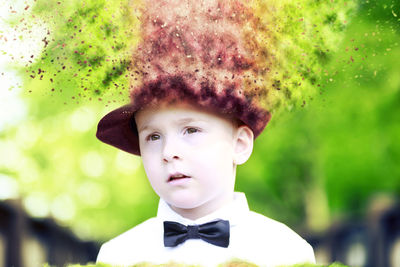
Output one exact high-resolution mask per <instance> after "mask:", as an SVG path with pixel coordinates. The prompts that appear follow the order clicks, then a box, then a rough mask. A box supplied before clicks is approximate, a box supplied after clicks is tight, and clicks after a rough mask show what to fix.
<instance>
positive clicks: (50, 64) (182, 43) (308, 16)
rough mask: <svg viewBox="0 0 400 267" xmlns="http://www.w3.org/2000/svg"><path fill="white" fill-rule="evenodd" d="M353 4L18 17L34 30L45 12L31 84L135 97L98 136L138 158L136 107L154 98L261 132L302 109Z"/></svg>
mask: <svg viewBox="0 0 400 267" xmlns="http://www.w3.org/2000/svg"><path fill="white" fill-rule="evenodd" d="M355 2H356V1H355V0H352V1H348V0H336V1H313V0H305V1H302V2H298V1H293V0H241V1H240V0H225V1H222V0H196V1H192V0H158V1H150V0H142V1H125V0H107V1H105V0H86V1H83V2H82V1H78V0H70V1H65V0H51V1H48V0H37V1H36V4H35V7H34V8H32V9H33V10H34V12H33V15H32V16H31V15H29V16H26V18H22V19H15V21H14V23H15V25H17V26H16V27H22V29H25V32H27V31H28V32H29V27H26V26H23V25H25V24H26V23H27V21H32V20H33V21H34V22H35V23H36V21H37V20H38V19H39V20H40V21H44V22H45V24H46V28H48V29H49V30H48V31H47V35H46V36H45V37H44V38H43V40H42V42H43V45H44V50H43V52H42V53H41V55H40V57H39V58H33V55H32V57H31V58H32V59H31V60H30V61H29V62H30V65H29V66H27V67H26V68H25V69H24V72H26V73H27V77H29V78H27V79H28V80H31V81H33V82H32V84H33V85H34V87H32V88H30V87H29V86H26V87H29V91H35V90H36V91H37V90H42V91H43V92H45V93H46V94H49V95H51V96H53V95H54V96H55V95H56V94H60V95H63V96H67V97H64V98H65V102H67V99H70V100H69V101H74V102H75V101H76V102H79V101H81V100H82V101H83V100H84V99H88V100H91V99H98V100H100V101H103V102H105V103H106V104H109V103H111V102H116V100H115V99H118V102H120V101H121V98H122V99H124V100H122V102H124V103H126V100H127V98H128V95H129V96H130V103H129V104H128V105H125V106H123V107H121V108H118V109H116V110H114V111H112V112H110V113H109V114H108V115H106V116H105V117H104V118H103V119H102V120H101V121H100V122H99V124H98V131H97V137H98V138H99V139H100V140H102V141H103V142H105V143H108V144H111V145H113V146H115V147H117V148H120V149H122V150H124V151H127V152H129V153H133V154H137V155H139V154H140V152H139V146H138V138H137V133H136V126H135V121H134V119H133V114H134V113H135V112H136V111H138V110H139V109H141V108H144V107H146V106H149V105H157V104H158V103H160V102H166V103H173V102H174V101H189V102H192V103H195V104H196V105H199V106H200V107H204V108H206V109H213V110H214V111H216V112H218V113H220V114H226V115H230V116H234V117H236V118H238V119H239V120H240V121H242V122H243V123H244V124H246V125H248V126H249V127H250V128H251V129H252V130H253V132H254V135H255V136H258V135H259V134H260V133H261V132H262V131H263V129H264V128H265V126H266V124H267V123H268V121H269V120H270V118H271V114H272V113H273V114H274V116H276V115H275V114H276V113H277V112H278V111H280V110H284V109H289V110H290V109H292V108H293V107H297V106H304V105H305V104H306V102H309V100H310V99H311V98H312V96H313V95H314V94H315V92H321V87H320V83H321V76H322V77H329V75H330V73H329V72H328V71H327V70H326V69H324V65H325V64H326V63H327V62H328V61H329V58H330V53H331V52H332V51H335V48H336V47H337V44H338V41H340V39H341V38H342V36H343V32H344V29H345V28H346V24H347V21H348V19H349V15H350V13H351V11H352V10H353V8H354V6H355ZM26 10H27V11H26ZM30 10H31V8H30V7H29V6H27V7H26V8H25V11H26V12H29V11H30ZM24 19H25V20H24ZM21 21H23V22H22V23H23V25H21ZM19 25H21V26H19ZM31 61H32V62H31ZM39 81H40V82H42V83H41V84H40V86H37V85H38V83H37V82H39ZM128 92H129V93H128ZM71 99H72V100H71Z"/></svg>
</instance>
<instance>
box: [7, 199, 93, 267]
mask: <svg viewBox="0 0 400 267" xmlns="http://www.w3.org/2000/svg"><path fill="white" fill-rule="evenodd" d="M98 250H99V245H98V244H96V243H94V242H84V241H81V240H79V239H78V238H77V237H76V236H75V235H74V234H72V232H70V231H69V230H68V229H66V228H64V227H60V226H59V225H57V224H56V223H55V222H54V221H53V220H51V219H34V218H31V217H29V216H27V214H26V213H25V212H23V209H21V208H20V205H19V204H18V203H17V202H10V201H7V202H0V267H10V266H13V267H20V266H21V267H39V266H43V264H44V263H46V262H47V263H49V264H51V265H52V266H65V264H66V263H81V264H86V263H88V262H95V261H96V256H97V253H98Z"/></svg>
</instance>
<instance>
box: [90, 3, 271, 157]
mask: <svg viewBox="0 0 400 267" xmlns="http://www.w3.org/2000/svg"><path fill="white" fill-rule="evenodd" d="M141 21H142V31H141V32H142V40H141V42H140V44H139V46H138V48H137V50H136V51H135V52H134V53H133V60H132V66H131V68H132V70H131V71H130V80H131V84H130V88H131V104H129V105H127V106H124V107H122V108H119V109H117V110H114V111H112V112H111V113H109V114H108V115H106V116H105V117H104V118H103V119H102V120H101V121H100V123H99V125H98V130H97V137H98V138H99V139H100V140H101V141H103V142H105V143H108V144H111V145H113V146H115V147H118V148H120V149H122V150H125V151H127V152H130V153H133V154H139V148H138V141H137V140H136V139H137V133H136V126H135V121H134V119H133V114H134V113H135V112H136V111H138V110H140V109H141V108H143V107H146V106H148V105H157V104H158V103H160V102H163V103H173V102H177V101H188V102H191V103H195V104H196V105H198V106H200V107H203V108H206V109H207V110H210V109H211V110H214V111H216V112H218V113H221V114H226V115H231V116H233V117H236V118H238V119H239V120H240V121H242V122H243V123H245V124H246V125H248V126H249V127H250V128H251V129H252V130H253V132H254V136H258V135H259V134H260V133H261V132H262V130H263V129H264V127H265V125H266V124H267V122H268V121H269V120H270V117H271V115H270V113H269V112H268V111H267V110H265V109H264V108H262V106H261V103H260V101H259V100H260V99H261V97H264V96H265V95H266V94H267V91H266V90H265V88H263V86H262V84H263V82H262V81H263V74H264V73H265V72H267V71H268V70H267V67H268V66H267V65H266V64H265V62H268V60H267V57H268V55H267V54H263V53H262V51H260V49H259V45H258V44H257V40H256V39H255V34H254V25H253V24H255V21H254V17H253V14H252V12H251V10H250V8H249V7H247V6H245V5H244V4H243V3H242V2H240V1H238V0H229V1H226V0H225V1H222V0H200V1H187V0H163V1H147V2H146V5H145V8H144V9H143V13H142V16H141Z"/></svg>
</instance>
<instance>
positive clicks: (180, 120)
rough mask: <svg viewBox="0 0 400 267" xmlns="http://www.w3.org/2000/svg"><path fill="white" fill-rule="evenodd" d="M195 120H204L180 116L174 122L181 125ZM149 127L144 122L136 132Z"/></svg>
mask: <svg viewBox="0 0 400 267" xmlns="http://www.w3.org/2000/svg"><path fill="white" fill-rule="evenodd" d="M195 121H204V120H202V119H193V118H190V117H189V118H182V119H179V120H177V121H176V124H177V125H181V124H187V123H191V122H195ZM149 128H150V127H149V125H148V124H145V125H144V126H143V127H141V128H138V132H142V131H144V130H147V129H149Z"/></svg>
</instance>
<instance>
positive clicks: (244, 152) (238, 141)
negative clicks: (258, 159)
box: [233, 125, 254, 165]
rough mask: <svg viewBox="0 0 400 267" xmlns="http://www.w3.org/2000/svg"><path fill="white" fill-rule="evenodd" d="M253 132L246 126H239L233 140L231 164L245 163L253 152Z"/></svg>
mask: <svg viewBox="0 0 400 267" xmlns="http://www.w3.org/2000/svg"><path fill="white" fill-rule="evenodd" d="M253 141H254V134H253V131H252V130H251V129H250V128H249V127H248V126H247V125H241V126H239V127H238V128H237V130H236V136H235V139H234V150H233V153H234V155H233V162H234V163H235V164H236V165H240V164H243V163H245V162H246V161H247V160H248V159H249V158H250V156H251V153H252V152H253Z"/></svg>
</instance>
